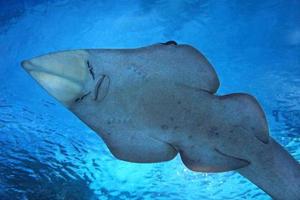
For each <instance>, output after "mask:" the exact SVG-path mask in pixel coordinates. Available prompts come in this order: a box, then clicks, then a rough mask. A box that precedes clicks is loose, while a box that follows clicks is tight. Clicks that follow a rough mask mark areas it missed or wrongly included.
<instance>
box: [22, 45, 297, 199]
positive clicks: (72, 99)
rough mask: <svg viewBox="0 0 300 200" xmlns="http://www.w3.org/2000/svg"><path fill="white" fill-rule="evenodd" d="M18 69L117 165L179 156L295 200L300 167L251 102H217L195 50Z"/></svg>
mask: <svg viewBox="0 0 300 200" xmlns="http://www.w3.org/2000/svg"><path fill="white" fill-rule="evenodd" d="M22 66H23V67H24V68H25V70H26V71H28V72H29V73H30V74H31V75H32V76H33V78H35V79H36V80H37V81H38V82H39V83H40V84H41V85H42V86H43V87H44V88H45V89H46V90H47V91H48V92H49V94H50V95H53V96H54V97H55V98H56V99H57V100H59V101H60V102H61V103H62V104H64V106H66V107H67V108H68V109H69V110H70V111H72V112H73V113H74V114H75V115H76V116H78V117H79V118H80V119H81V120H82V121H83V122H84V123H85V124H87V125H88V126H89V127H90V128H91V129H93V130H94V131H95V132H96V133H98V134H99V135H100V136H101V138H102V139H103V140H104V142H105V143H106V144H107V146H108V148H109V150H110V151H111V153H112V154H113V155H114V156H115V157H116V158H118V159H121V160H125V161H129V162H141V163H152V162H162V161H168V160H171V159H173V158H174V157H175V156H176V155H177V154H178V153H179V154H180V157H181V159H182V161H183V163H184V164H185V166H186V167H188V168H189V169H191V170H193V171H197V172H224V171H230V170H237V171H238V172H239V173H240V174H242V175H243V176H245V177H246V178H248V179H249V180H250V181H252V182H253V183H254V184H256V185H257V186H258V187H260V188H261V189H263V190H264V191H265V192H266V193H268V194H269V195H271V196H272V197H273V198H275V199H289V200H296V199H299V197H300V167H299V163H297V161H296V160H295V159H293V158H292V157H291V156H290V155H289V154H288V153H287V151H285V150H284V149H283V148H282V147H281V146H280V145H279V144H277V143H276V142H275V141H274V140H273V139H272V138H270V137H269V133H268V126H267V121H266V118H265V115H264V112H263V110H262V108H261V107H260V106H259V104H258V102H257V100H256V99H255V98H254V97H253V96H250V95H248V94H242V93H235V94H229V95H225V96H217V95H215V92H216V91H217V89H218V87H219V80H218V77H217V75H216V73H215V71H214V69H213V67H212V66H211V64H210V63H209V62H208V61H207V59H206V58H205V57H204V56H203V55H202V54H201V53H200V52H199V51H198V50H196V49H195V48H193V47H192V46H189V45H177V43H176V42H174V41H169V42H166V43H160V44H155V45H151V46H148V47H142V48H137V49H116V50H111V49H88V50H73V51H63V52H56V53H51V54H47V55H44V56H40V57H36V58H33V59H31V60H29V61H23V62H22Z"/></svg>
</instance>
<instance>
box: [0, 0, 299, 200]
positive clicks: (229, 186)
mask: <svg viewBox="0 0 300 200" xmlns="http://www.w3.org/2000/svg"><path fill="white" fill-rule="evenodd" d="M299 8H300V1H298V0H289V1H284V0H267V1H266V0H264V1H260V0H254V1H239V0H228V1H224V0H220V1H213V0H211V1H210V0H198V1H197V0H186V1H179V0H155V1H111V0H102V1H99V0H89V1H84V0H73V1H70V0H61V1H54V0H48V1H45V0H35V1H29V0H28V1H25V0H23V1H21V0H9V1H4V0H0V80H1V83H0V199H1V200H12V199H39V200H43V199H54V200H56V199H57V200H60V199H70V200H73V199H82V200H94V199H101V200H102V199H103V200H104V199H113V200H119V199H134V200H138V199H139V200H142V199H143V200H150V199H155V200H166V199H171V200H194V199H197V200H198V199H200V200H202V199H203V200H223V199H237V200H239V199H258V200H267V199H270V197H269V196H268V195H266V194H264V192H262V191H261V190H260V189H258V188H257V187H256V186H254V185H253V184H252V183H250V182H249V181H248V180H247V179H245V178H243V177H241V176H240V175H239V174H237V173H235V172H227V173H216V174H213V173H196V172H192V171H189V170H188V169H187V168H185V166H184V165H183V164H182V163H181V160H180V159H179V157H176V158H175V159H174V160H172V161H170V162H164V163H156V164H135V163H129V162H124V161H120V160H117V159H115V158H114V157H113V156H112V155H111V154H110V153H109V151H108V149H107V147H106V146H105V144H104V143H103V141H102V140H101V139H100V138H99V137H98V136H97V135H96V134H95V133H94V132H93V131H91V130H90V129H89V128H88V127H86V126H85V125H84V124H83V123H82V122H80V120H79V119H77V118H76V117H75V116H74V115H73V114H71V113H70V112H69V111H67V110H66V108H64V107H63V106H62V105H61V104H59V103H58V102H57V101H56V100H55V99H54V98H52V97H50V96H49V95H48V94H47V93H46V92H45V91H44V90H43V89H41V87H40V86H38V84H36V82H35V81H34V80H33V79H32V78H31V77H29V76H28V74H26V73H25V71H23V69H21V67H20V61H21V60H23V59H27V58H31V57H34V56H37V55H41V54H44V53H48V52H51V51H57V50H64V49H78V48H121V47H122V48H129V47H139V46H145V45H149V44H152V43H157V42H165V41H168V40H176V41H177V42H178V43H188V44H191V45H193V46H195V47H196V48H198V49H200V50H201V51H202V52H203V53H204V54H205V55H206V57H207V58H208V59H209V60H210V61H211V63H212V64H213V65H214V67H215V69H216V72H217V74H218V76H219V78H220V81H221V88H220V90H219V91H218V94H220V95H222V94H226V93H232V92H247V93H251V94H253V95H255V96H256V97H257V99H258V100H259V102H260V103H261V105H262V106H263V108H264V110H265V112H266V115H267V120H268V122H269V126H270V134H271V135H272V137H274V138H275V139H276V140H277V141H278V142H279V143H280V144H282V145H283V146H284V147H285V148H286V149H287V150H288V151H289V152H290V153H291V154H292V155H293V156H294V157H295V158H296V159H297V160H298V161H299V160H300V12H299ZM283 192H284V191H283Z"/></svg>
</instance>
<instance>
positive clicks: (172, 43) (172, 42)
mask: <svg viewBox="0 0 300 200" xmlns="http://www.w3.org/2000/svg"><path fill="white" fill-rule="evenodd" d="M160 44H162V45H177V42H175V41H173V40H170V41H168V42H163V43H160Z"/></svg>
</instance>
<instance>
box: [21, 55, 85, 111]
mask: <svg viewBox="0 0 300 200" xmlns="http://www.w3.org/2000/svg"><path fill="white" fill-rule="evenodd" d="M85 55H86V54H84V53H83V52H81V51H80V52H79V51H66V52H59V53H54V54H47V55H44V56H40V57H36V58H33V59H31V60H24V61H22V62H21V66H22V67H23V68H24V69H25V70H26V71H27V72H28V73H29V74H30V75H31V76H32V77H33V78H34V79H35V80H36V81H37V82H38V83H39V84H40V85H41V86H42V87H43V88H44V89H45V90H46V91H47V92H48V93H49V94H50V95H52V96H53V97H55V98H56V99H57V100H58V101H60V102H61V103H63V104H64V105H65V106H67V107H68V106H69V105H70V104H71V102H72V101H73V100H74V99H75V98H76V97H78V96H79V95H80V94H81V93H82V91H83V89H84V84H85V81H86V79H87V77H88V68H87V66H86V57H85Z"/></svg>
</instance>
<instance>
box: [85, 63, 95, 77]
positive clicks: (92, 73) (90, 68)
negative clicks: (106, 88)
mask: <svg viewBox="0 0 300 200" xmlns="http://www.w3.org/2000/svg"><path fill="white" fill-rule="evenodd" d="M86 64H87V66H88V69H89V72H90V74H91V75H92V78H93V80H95V74H94V68H93V66H92V65H91V64H90V62H89V61H86Z"/></svg>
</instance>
